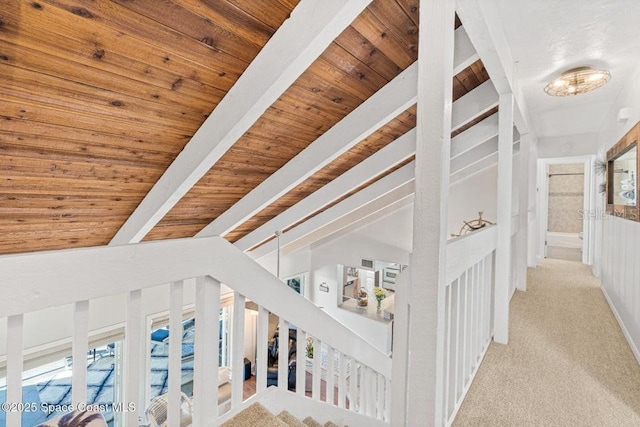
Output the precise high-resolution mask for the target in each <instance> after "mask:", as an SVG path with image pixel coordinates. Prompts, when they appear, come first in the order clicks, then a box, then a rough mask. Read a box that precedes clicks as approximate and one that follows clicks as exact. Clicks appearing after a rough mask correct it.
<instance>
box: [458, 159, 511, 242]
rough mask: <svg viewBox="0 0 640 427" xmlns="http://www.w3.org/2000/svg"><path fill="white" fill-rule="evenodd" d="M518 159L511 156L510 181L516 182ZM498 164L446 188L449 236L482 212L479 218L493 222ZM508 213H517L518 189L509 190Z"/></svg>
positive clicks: (495, 206) (495, 210)
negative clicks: (511, 169) (464, 222)
mask: <svg viewBox="0 0 640 427" xmlns="http://www.w3.org/2000/svg"><path fill="white" fill-rule="evenodd" d="M518 158H519V154H516V155H515V156H514V157H513V163H514V165H516V167H514V168H513V182H514V183H515V182H518V179H519V178H518V173H519V171H518V168H517V164H518ZM497 182H498V165H497V164H496V165H493V166H490V167H488V168H487V169H484V170H482V171H480V172H478V173H476V174H473V175H471V176H469V177H467V178H465V179H463V180H460V181H458V182H456V183H455V184H453V185H452V186H451V187H450V189H449V225H448V231H449V233H456V234H457V233H458V232H459V231H460V227H462V225H463V221H465V220H466V221H468V220H470V219H475V218H477V217H478V212H479V211H482V212H483V215H482V218H483V219H486V220H488V221H491V222H495V221H496V212H497V205H498V186H497ZM512 191H513V192H512V198H511V202H512V212H513V214H514V215H517V214H518V186H517V185H513V187H512Z"/></svg>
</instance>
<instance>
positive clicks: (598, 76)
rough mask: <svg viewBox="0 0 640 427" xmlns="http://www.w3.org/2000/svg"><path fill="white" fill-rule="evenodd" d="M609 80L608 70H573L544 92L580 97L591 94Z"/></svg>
mask: <svg viewBox="0 0 640 427" xmlns="http://www.w3.org/2000/svg"><path fill="white" fill-rule="evenodd" d="M609 80H611V73H610V72H608V71H606V70H594V69H593V68H589V67H579V68H573V69H571V70H567V71H565V72H564V73H562V75H561V76H560V77H558V78H557V79H555V80H554V81H552V82H551V83H549V84H548V85H547V86H546V87H545V88H544V91H545V92H547V94H549V95H551V96H570V95H579V94H581V93H587V92H591V91H592V90H594V89H597V88H599V87H600V86H602V85H604V84H605V83H607V82H608V81H609Z"/></svg>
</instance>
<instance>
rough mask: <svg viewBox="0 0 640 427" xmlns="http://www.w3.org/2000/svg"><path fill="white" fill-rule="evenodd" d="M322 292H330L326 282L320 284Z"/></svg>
mask: <svg viewBox="0 0 640 427" xmlns="http://www.w3.org/2000/svg"><path fill="white" fill-rule="evenodd" d="M320 290H321V291H322V292H329V287H328V286H327V284H326V283H325V282H322V283H320Z"/></svg>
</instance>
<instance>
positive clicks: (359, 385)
mask: <svg viewBox="0 0 640 427" xmlns="http://www.w3.org/2000/svg"><path fill="white" fill-rule="evenodd" d="M0 271H2V272H3V274H2V276H1V277H0V289H3V292H4V297H3V298H2V299H1V300H0V317H4V316H6V317H7V318H8V322H7V324H8V333H7V339H8V340H7V355H8V356H9V360H8V363H7V402H10V401H15V402H19V401H20V400H21V396H22V383H21V376H22V354H23V344H22V340H21V339H16V338H17V337H22V336H23V334H24V322H23V320H24V316H25V313H30V312H34V311H38V310H43V309H46V308H48V307H55V306H60V305H64V304H70V303H72V304H74V306H75V308H74V313H75V317H74V327H73V331H74V336H73V337H72V345H73V353H74V354H77V355H80V354H86V350H87V333H88V332H89V331H88V326H87V322H88V319H89V317H90V316H89V313H88V312H87V311H89V312H90V311H91V302H92V301H94V300H96V299H97V298H101V297H105V296H109V295H116V294H121V293H126V294H127V295H128V298H127V310H126V324H125V353H124V354H125V357H124V374H123V375H122V380H123V384H122V391H123V393H124V395H123V397H122V399H123V403H125V407H127V406H126V404H128V403H132V404H134V405H135V406H136V408H135V410H131V411H128V412H126V413H125V414H124V421H123V423H124V425H126V426H137V425H139V423H140V420H141V419H142V417H143V409H144V405H145V403H148V402H145V397H144V394H145V393H144V387H143V386H141V385H144V383H145V374H144V368H145V362H144V360H145V359H144V356H145V352H147V351H148V347H147V343H146V342H145V340H144V339H142V338H143V337H145V334H146V332H147V331H146V329H145V328H146V324H145V315H144V311H143V306H144V303H145V290H147V289H149V288H153V287H155V286H159V285H163V284H167V283H171V285H170V290H169V293H170V299H169V301H170V307H168V308H169V313H170V314H169V325H170V330H176V329H180V327H181V326H180V325H181V321H182V310H183V294H184V281H185V280H187V279H191V278H196V284H195V288H196V290H195V292H196V293H195V327H196V330H195V341H194V343H195V350H194V384H193V425H196V426H204V425H210V424H215V423H216V420H217V419H218V417H219V414H218V405H217V404H215V403H214V402H217V397H218V396H217V394H218V386H217V385H218V378H217V374H218V372H217V370H216V369H211V367H212V366H218V362H219V354H218V351H217V345H218V344H217V343H218V334H219V329H218V313H219V312H220V287H221V283H224V284H225V285H226V286H228V287H230V288H232V289H233V290H234V308H235V309H234V311H233V313H234V317H233V322H234V323H235V327H233V337H232V343H233V344H232V349H231V366H232V371H233V375H232V378H235V379H236V381H233V380H232V391H231V405H232V407H234V406H237V405H239V404H240V403H241V402H242V401H243V400H244V399H243V387H242V386H243V384H242V381H238V379H239V378H242V377H243V372H242V370H243V359H244V347H243V343H244V338H245V337H244V333H245V328H244V327H243V323H244V318H243V315H244V308H245V301H246V300H247V299H250V300H252V301H253V302H255V303H257V304H258V306H259V308H258V328H257V361H256V365H257V373H256V389H257V392H260V391H261V390H264V389H266V386H267V341H268V339H269V337H268V336H267V335H268V332H267V330H268V328H267V323H268V312H271V313H273V314H276V315H277V316H279V318H280V331H281V333H282V332H283V331H288V330H289V323H288V321H290V322H291V323H292V324H294V325H295V326H296V328H297V341H296V342H297V351H296V361H297V370H296V385H297V387H296V393H297V394H299V395H301V396H303V395H305V390H306V389H307V387H306V379H307V378H306V377H307V370H309V371H310V374H311V377H312V384H311V398H312V399H313V400H315V401H321V400H324V402H325V403H327V404H331V405H336V406H337V407H340V408H345V409H348V410H349V411H355V412H358V413H360V414H363V415H367V416H369V417H372V418H376V419H378V420H383V421H385V422H388V420H389V411H390V396H391V390H390V378H391V359H390V358H389V357H388V356H387V355H386V354H384V353H383V352H381V351H380V350H378V349H376V348H375V347H373V346H372V345H371V344H369V343H368V342H367V341H365V340H364V339H362V338H361V337H359V336H358V335H356V334H355V333H353V331H351V330H350V329H348V328H347V327H345V326H344V325H343V324H341V323H340V322H338V321H337V320H335V319H334V318H333V317H331V316H330V315H328V314H327V313H325V312H324V311H323V310H321V309H319V308H318V307H317V306H315V305H314V304H313V303H312V302H310V301H309V300H307V299H305V298H303V297H302V296H300V295H299V294H297V293H296V292H295V291H293V290H292V289H290V288H289V287H287V286H285V285H283V284H282V282H281V281H279V280H278V279H277V278H276V277H274V276H273V275H272V274H271V273H269V272H268V271H266V270H265V269H264V268H262V267H261V266H259V265H258V264H257V263H256V262H254V261H253V260H252V259H250V258H249V257H248V256H246V255H245V254H244V253H242V252H241V251H239V250H238V249H237V248H235V247H234V246H233V245H232V244H230V243H228V242H227V241H226V240H224V239H222V238H219V237H211V238H200V239H180V240H173V241H159V242H148V243H141V244H135V245H125V246H116V247H98V248H87V249H75V250H65V251H55V252H43V253H34V254H24V255H13V256H5V257H0ZM173 336H178V335H176V334H174V335H173ZM306 337H312V340H313V347H314V357H313V359H311V360H306V359H305V353H306V349H305V344H306ZM147 338H148V337H147ZM287 346H288V340H280V348H279V360H278V362H279V363H278V382H277V383H278V387H279V388H281V389H284V390H286V389H287V383H288V381H287V379H288V354H289V352H288V349H287ZM323 357H326V364H325V365H326V369H325V370H324V371H326V375H325V378H324V382H325V385H326V387H325V390H326V392H325V398H324V399H321V377H322V372H323V368H322V366H321V365H322V363H321V359H322V358H323ZM180 362H181V343H180V341H179V340H172V337H171V336H170V337H169V368H168V395H169V396H168V402H169V403H168V417H169V418H168V421H169V425H178V424H179V422H178V419H179V418H178V417H179V416H180V399H181V394H180V393H181V389H180V380H181V379H180V375H181V369H180V368H181V366H180ZM80 365H81V364H80ZM307 366H309V368H308V369H307ZM78 372H79V371H78V370H76V369H74V375H73V393H74V395H73V403H74V404H75V405H77V404H79V403H82V402H81V401H82V400H83V399H86V393H82V392H77V390H86V388H87V375H86V374H85V375H82V374H78V375H76V374H77V373H78ZM302 384H305V386H301V385H302ZM20 420H21V418H20V413H19V412H9V413H7V425H8V426H9V427H13V426H20V424H21V421H20Z"/></svg>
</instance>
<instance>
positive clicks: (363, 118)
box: [196, 64, 417, 237]
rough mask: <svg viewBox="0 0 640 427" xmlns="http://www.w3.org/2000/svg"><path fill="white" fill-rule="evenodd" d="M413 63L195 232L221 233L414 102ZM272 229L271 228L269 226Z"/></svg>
mask: <svg viewBox="0 0 640 427" xmlns="http://www.w3.org/2000/svg"><path fill="white" fill-rule="evenodd" d="M416 79H417V64H414V65H411V66H410V67H409V68H407V69H406V70H405V71H403V72H402V73H401V74H400V75H399V76H398V77H396V78H395V79H393V80H392V81H391V82H389V83H388V84H386V85H385V86H384V87H383V88H382V89H380V90H379V91H378V92H376V93H375V94H374V95H373V96H371V97H370V98H369V99H367V100H366V101H365V102H364V103H362V104H361V105H360V106H358V108H356V109H355V110H353V111H352V112H351V113H350V114H349V115H347V116H346V117H345V118H344V119H342V120H340V122H338V123H337V124H336V125H335V126H333V127H332V128H331V129H329V130H328V131H327V132H325V133H324V134H322V135H321V136H320V137H319V138H318V139H316V140H315V141H314V142H313V143H312V144H310V145H309V146H308V147H307V148H305V149H304V150H303V151H302V152H301V153H300V154H298V155H297V156H296V157H294V158H293V159H292V160H291V161H289V162H288V163H287V164H285V165H284V166H283V167H281V168H280V169H279V170H278V171H276V172H275V173H274V174H272V175H271V176H270V177H268V178H267V179H266V180H264V181H263V182H262V183H260V185H258V186H257V187H256V188H254V189H253V190H252V191H251V192H250V193H249V194H247V195H246V196H245V197H243V198H242V199H240V200H239V201H238V202H237V203H236V204H235V205H233V206H232V207H231V208H230V209H228V210H226V211H225V212H224V213H223V214H222V215H220V216H219V217H218V218H216V219H215V220H214V221H213V222H212V223H210V224H209V225H207V226H206V227H205V228H204V229H203V230H201V231H200V232H199V233H198V234H197V235H196V236H197V237H205V236H215V235H221V236H223V235H225V234H226V233H228V232H229V231H231V230H233V229H234V228H236V227H237V226H238V225H240V224H242V223H243V222H245V221H246V220H248V219H249V218H251V217H252V216H253V215H255V214H256V213H258V212H259V211H260V210H262V209H263V208H265V207H266V206H268V205H270V204H271V203H273V202H274V201H275V200H277V199H278V198H279V197H281V196H282V195H284V194H286V193H287V192H288V191H289V190H291V189H293V188H295V187H296V186H297V185H298V184H300V183H301V182H303V181H304V180H305V179H307V178H308V177H310V176H311V175H313V174H314V173H315V172H317V171H319V170H320V169H322V168H323V167H324V166H326V165H327V164H329V163H331V162H332V161H333V160H335V159H336V158H338V157H339V156H340V155H342V154H343V153H344V152H346V151H347V150H349V149H350V148H352V147H353V146H354V145H356V144H357V143H359V142H360V141H362V140H363V139H365V138H366V137H368V136H369V135H371V134H372V133H374V132H375V131H376V130H378V129H379V128H380V127H382V126H383V125H385V124H386V123H388V122H389V121H390V120H392V119H393V118H395V117H397V116H398V115H399V114H400V113H402V112H403V111H405V110H406V109H407V108H409V107H410V106H412V105H413V104H414V103H415V102H416V90H415V86H416ZM272 231H274V230H272Z"/></svg>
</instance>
